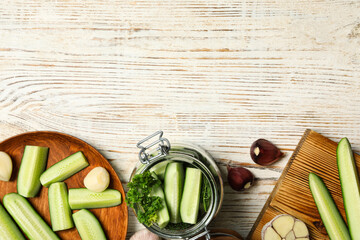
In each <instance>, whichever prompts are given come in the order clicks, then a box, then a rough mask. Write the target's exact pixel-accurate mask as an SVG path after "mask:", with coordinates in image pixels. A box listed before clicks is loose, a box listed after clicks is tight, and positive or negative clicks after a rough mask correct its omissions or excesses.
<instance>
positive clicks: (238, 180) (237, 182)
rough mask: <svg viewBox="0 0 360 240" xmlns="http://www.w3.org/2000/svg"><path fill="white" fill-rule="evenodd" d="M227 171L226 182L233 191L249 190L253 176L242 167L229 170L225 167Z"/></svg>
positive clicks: (229, 168) (228, 167)
mask: <svg viewBox="0 0 360 240" xmlns="http://www.w3.org/2000/svg"><path fill="white" fill-rule="evenodd" d="M227 170H228V177H227V179H228V182H229V185H230V187H231V188H232V189H234V190H235V191H244V190H246V189H248V188H250V187H251V186H252V185H253V183H254V180H255V177H254V175H253V174H252V173H251V172H250V171H249V170H247V169H246V168H243V167H235V168H231V167H230V166H229V165H228V166H227Z"/></svg>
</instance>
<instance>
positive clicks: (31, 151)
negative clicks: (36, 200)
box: [16, 145, 49, 197]
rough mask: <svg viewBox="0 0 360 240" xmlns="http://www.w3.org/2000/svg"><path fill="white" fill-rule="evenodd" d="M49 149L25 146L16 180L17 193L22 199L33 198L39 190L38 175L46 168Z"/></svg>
mask: <svg viewBox="0 0 360 240" xmlns="http://www.w3.org/2000/svg"><path fill="white" fill-rule="evenodd" d="M48 152H49V148H47V147H38V146H29V145H27V146H25V150H24V155H23V157H22V160H21V164H20V169H19V175H18V179H17V184H16V186H17V192H18V193H19V194H20V195H22V196H24V197H35V196H36V195H37V194H38V192H39V191H40V188H41V183H40V175H41V174H42V173H43V172H44V170H45V168H46V163H47V158H48Z"/></svg>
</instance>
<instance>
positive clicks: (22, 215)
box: [3, 193, 60, 240]
mask: <svg viewBox="0 0 360 240" xmlns="http://www.w3.org/2000/svg"><path fill="white" fill-rule="evenodd" d="M3 203H4V207H5V208H6V210H7V211H8V212H9V214H10V215H11V216H12V217H13V219H14V220H15V222H16V223H17V224H18V226H19V227H20V228H21V229H22V231H23V232H24V233H25V234H26V236H28V238H29V239H31V240H40V239H41V240H48V239H49V240H54V239H56V240H60V238H59V237H58V236H56V234H55V233H54V232H53V231H52V230H51V228H50V227H49V226H48V225H47V224H46V222H45V221H44V220H43V219H42V218H41V217H40V215H39V214H38V213H37V212H36V211H35V209H34V208H33V207H32V206H31V205H30V203H29V202H28V201H27V200H26V198H24V197H23V196H21V195H19V194H17V193H8V194H6V195H5V196H4V198H3Z"/></svg>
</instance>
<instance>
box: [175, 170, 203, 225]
mask: <svg viewBox="0 0 360 240" xmlns="http://www.w3.org/2000/svg"><path fill="white" fill-rule="evenodd" d="M201 179H202V173H201V170H199V169H197V168H186V173H185V183H184V190H183V194H182V198H181V204H180V215H181V220H182V222H184V223H190V224H195V223H196V222H197V217H198V213H199V205H200V192H201Z"/></svg>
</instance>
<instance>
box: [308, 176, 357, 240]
mask: <svg viewBox="0 0 360 240" xmlns="http://www.w3.org/2000/svg"><path fill="white" fill-rule="evenodd" d="M309 187H310V190H311V193H312V195H313V198H314V201H315V204H316V206H317V208H318V211H319V213H320V217H321V220H322V221H323V223H324V226H325V228H326V231H327V233H328V235H329V237H330V239H334V240H335V239H341V240H351V238H350V234H349V231H348V229H347V227H346V224H345V222H344V220H343V219H342V217H341V215H340V213H339V210H338V209H337V208H336V205H335V203H334V200H333V199H332V198H331V195H330V193H329V191H328V189H327V188H326V186H325V184H324V182H323V181H322V180H321V178H320V177H318V176H317V175H316V174H315V173H310V174H309Z"/></svg>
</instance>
